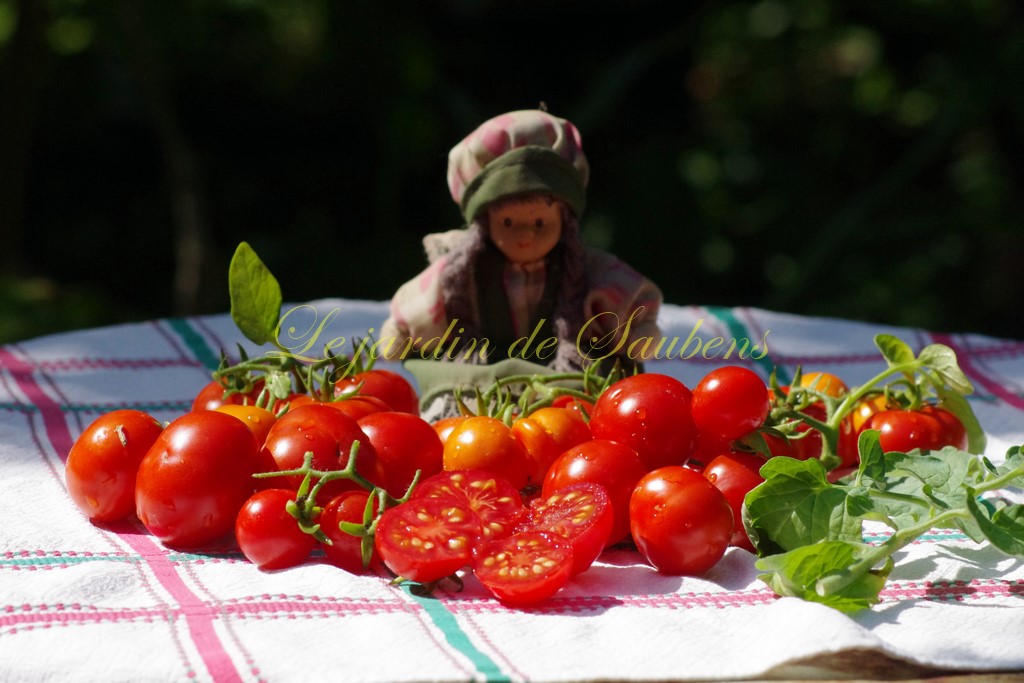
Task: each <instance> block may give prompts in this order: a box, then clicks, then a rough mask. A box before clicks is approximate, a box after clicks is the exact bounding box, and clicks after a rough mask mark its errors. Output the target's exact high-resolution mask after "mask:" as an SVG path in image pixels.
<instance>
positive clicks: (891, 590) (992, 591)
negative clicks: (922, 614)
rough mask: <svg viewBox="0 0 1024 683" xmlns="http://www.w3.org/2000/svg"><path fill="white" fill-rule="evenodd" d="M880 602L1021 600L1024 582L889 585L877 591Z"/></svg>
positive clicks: (972, 581)
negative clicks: (1001, 598)
mask: <svg viewBox="0 0 1024 683" xmlns="http://www.w3.org/2000/svg"><path fill="white" fill-rule="evenodd" d="M880 595H881V598H882V602H897V601H901V600H931V601H939V602H949V601H958V602H959V601H963V600H979V599H983V598H999V597H1017V598H1019V597H1022V596H1024V581H1022V580H1017V581H998V580H995V579H974V580H971V581H903V582H891V583H890V584H889V585H888V586H887V587H886V588H884V589H883V590H882V592H881V594H880Z"/></svg>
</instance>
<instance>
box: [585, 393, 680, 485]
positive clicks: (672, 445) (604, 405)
mask: <svg viewBox="0 0 1024 683" xmlns="http://www.w3.org/2000/svg"><path fill="white" fill-rule="evenodd" d="M690 396H691V395H690V390H689V389H687V388H686V385H684V384H683V383H682V382H680V381H679V380H677V379H674V378H672V377H669V376H667V375H659V374H641V375H632V376H630V377H626V378H624V379H621V380H619V381H618V382H615V383H614V384H613V385H612V386H610V387H608V388H607V389H606V390H605V391H604V392H602V394H601V396H600V397H599V398H598V399H597V402H596V403H595V404H594V410H593V412H592V413H591V417H590V431H591V432H592V433H593V435H594V438H595V439H609V440H611V441H618V442H620V443H623V444H625V445H627V446H629V447H630V448H632V449H633V450H634V451H636V452H637V455H639V456H640V460H641V462H643V463H644V467H646V468H647V469H648V470H652V469H656V468H658V467H664V466H666V465H681V464H683V463H684V462H686V460H687V459H688V458H689V457H690V452H691V450H692V449H693V443H694V439H695V438H696V435H697V429H696V427H695V426H694V424H693V418H692V416H691V413H690Z"/></svg>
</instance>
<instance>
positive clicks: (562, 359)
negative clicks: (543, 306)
mask: <svg viewBox="0 0 1024 683" xmlns="http://www.w3.org/2000/svg"><path fill="white" fill-rule="evenodd" d="M535 197H536V195H526V196H521V195H520V196H513V197H509V198H507V199H503V200H500V201H499V202H493V203H492V204H490V205H488V209H491V208H495V207H496V206H500V205H506V204H509V203H513V204H514V203H518V202H522V201H526V200H527V199H529V198H535ZM551 199H552V200H553V201H559V200H558V199H557V198H554V197H551ZM559 204H560V206H561V210H562V234H561V236H560V238H559V241H558V245H557V246H556V248H555V249H552V250H551V252H549V253H548V255H547V257H546V258H547V259H559V261H560V262H559V263H557V264H549V265H555V266H558V267H557V268H548V272H559V273H561V278H560V282H559V283H558V296H557V299H556V304H555V310H554V314H553V316H552V320H551V325H552V330H553V333H554V335H555V337H557V339H558V348H557V352H556V355H555V358H554V360H553V361H552V362H551V364H550V365H551V366H552V367H554V368H555V369H557V370H563V371H564V370H578V369H580V367H581V364H582V358H581V357H580V354H579V352H578V351H577V349H576V335H577V334H578V332H579V330H580V328H581V327H582V325H583V300H584V296H585V295H586V292H587V276H586V268H585V265H584V261H585V258H586V257H585V253H584V247H583V240H582V238H581V236H580V229H579V220H578V219H577V218H576V215H575V214H574V213H573V212H572V211H571V210H570V209H569V208H568V207H567V206H566V204H565V202H561V201H559ZM488 214H489V211H481V212H480V213H479V214H478V215H477V218H476V219H474V220H473V221H472V222H471V223H470V224H469V225H468V226H467V227H466V235H465V238H464V239H462V240H461V241H460V242H459V244H458V246H456V247H455V248H453V249H452V251H450V252H449V253H448V255H447V258H448V263H447V264H446V265H445V268H444V271H443V273H442V275H441V295H442V299H443V302H444V307H445V313H446V314H447V317H448V319H449V320H458V321H459V327H460V328H462V331H461V332H460V335H461V336H462V338H463V340H464V342H468V341H469V340H481V339H485V338H486V334H485V333H484V330H482V329H480V316H479V314H478V310H477V306H478V301H477V293H478V292H477V287H476V277H477V273H476V266H477V264H478V263H479V262H480V261H481V256H482V255H483V254H484V253H485V252H487V251H491V250H493V251H494V252H497V251H498V248H497V246H495V244H494V242H493V241H492V240H491V237H490V230H489V226H488ZM465 360H472V361H474V362H481V359H479V358H474V359H465ZM492 360H493V359H492Z"/></svg>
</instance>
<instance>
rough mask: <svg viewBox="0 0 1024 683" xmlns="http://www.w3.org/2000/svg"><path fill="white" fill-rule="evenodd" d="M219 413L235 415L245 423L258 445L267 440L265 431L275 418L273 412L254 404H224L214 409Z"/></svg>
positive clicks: (267, 430) (268, 429)
mask: <svg viewBox="0 0 1024 683" xmlns="http://www.w3.org/2000/svg"><path fill="white" fill-rule="evenodd" d="M215 410H216V411H217V412H219V413H226V414H228V415H231V416H232V417H236V418H238V419H239V420H241V421H242V422H244V423H245V426H246V427H248V428H249V431H251V432H252V433H253V436H255V437H256V440H257V441H258V442H259V444H260V446H262V445H263V442H264V441H266V440H267V433H268V432H269V431H270V428H271V427H272V426H273V425H274V421H275V420H276V419H277V418H275V417H274V414H273V413H271V412H270V411H269V410H266V409H265V408H258V407H256V406H238V405H231V404H225V405H222V406H220V407H219V408H216V409H215Z"/></svg>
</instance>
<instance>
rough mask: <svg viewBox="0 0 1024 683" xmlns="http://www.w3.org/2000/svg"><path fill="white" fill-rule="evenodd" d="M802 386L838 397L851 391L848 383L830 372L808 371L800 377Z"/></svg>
mask: <svg viewBox="0 0 1024 683" xmlns="http://www.w3.org/2000/svg"><path fill="white" fill-rule="evenodd" d="M800 386H802V387H805V388H807V389H813V390H814V391H817V392H820V393H822V394H825V395H826V396H831V397H832V398H838V397H840V396H842V395H843V394H846V393H847V392H849V391H850V388H849V387H847V386H846V383H845V382H844V381H843V380H841V379H839V378H838V377H837V376H835V375H833V374H832V373H830V372H808V373H807V374H805V375H802V376H801V378H800Z"/></svg>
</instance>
